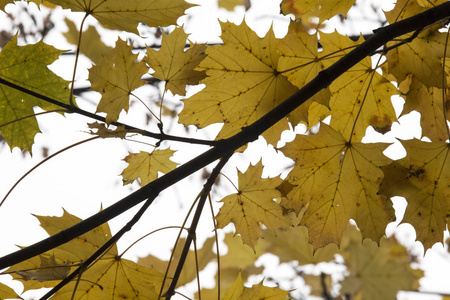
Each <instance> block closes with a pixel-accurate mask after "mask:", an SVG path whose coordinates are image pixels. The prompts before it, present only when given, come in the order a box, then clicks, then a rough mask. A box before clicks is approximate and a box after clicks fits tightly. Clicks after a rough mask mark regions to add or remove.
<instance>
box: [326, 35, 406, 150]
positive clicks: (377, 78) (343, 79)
mask: <svg viewBox="0 0 450 300" xmlns="http://www.w3.org/2000/svg"><path fill="white" fill-rule="evenodd" d="M320 37H321V38H320V43H321V44H322V46H323V51H322V52H321V61H322V62H323V64H324V65H325V66H326V67H328V66H330V65H331V64H332V63H334V62H336V61H337V60H338V59H339V58H340V57H342V56H343V55H345V54H346V53H348V52H350V51H351V50H352V49H353V48H354V47H355V46H357V45H358V44H360V43H361V42H362V41H361V39H360V40H359V41H357V42H353V41H351V40H350V39H349V38H348V37H347V36H342V35H340V34H339V33H338V32H333V33H330V34H325V33H321V34H320ZM330 91H331V94H332V97H331V100H330V109H331V115H332V117H331V123H330V125H331V127H333V128H334V129H337V130H339V131H340V132H341V133H342V134H343V135H344V137H346V138H350V135H352V138H351V139H352V140H353V141H361V139H362V138H363V137H364V136H365V134H366V129H367V127H368V126H369V125H371V126H373V127H374V129H375V130H377V131H381V132H383V133H384V132H386V131H388V130H389V129H390V126H391V124H392V122H394V121H397V117H396V114H395V110H394V107H393V106H392V102H391V97H392V96H393V95H397V94H398V93H399V92H398V90H397V89H396V87H395V86H394V85H393V84H392V83H390V82H389V80H387V79H386V78H384V76H383V75H381V74H379V73H378V72H377V71H376V70H375V69H373V68H372V61H371V59H370V57H366V58H364V59H363V60H361V61H360V62H359V63H358V64H356V65H355V66H354V67H352V68H351V69H350V70H349V71H348V72H345V73H344V74H343V75H342V76H340V77H339V78H338V79H336V80H335V81H333V83H332V84H331V85H330Z"/></svg>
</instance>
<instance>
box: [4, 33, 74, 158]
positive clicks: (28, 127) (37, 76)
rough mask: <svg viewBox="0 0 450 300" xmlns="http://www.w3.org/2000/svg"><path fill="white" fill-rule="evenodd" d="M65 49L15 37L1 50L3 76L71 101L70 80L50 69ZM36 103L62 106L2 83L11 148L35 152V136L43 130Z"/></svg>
mask: <svg viewBox="0 0 450 300" xmlns="http://www.w3.org/2000/svg"><path fill="white" fill-rule="evenodd" d="M63 52H64V51H61V50H58V49H56V48H54V47H52V46H49V45H46V44H44V43H43V42H42V41H40V42H38V43H37V44H34V45H26V46H18V45H17V36H15V37H14V38H13V39H11V40H10V41H9V43H8V44H6V46H5V47H4V48H3V49H2V50H1V52H0V77H1V78H2V79H4V80H7V81H9V82H11V83H14V84H16V85H19V86H21V87H24V88H27V89H29V90H31V91H33V92H37V93H39V94H41V95H44V96H48V97H50V98H53V99H55V100H58V101H60V102H63V103H68V102H69V89H68V82H67V81H65V80H63V79H62V78H60V77H58V76H57V75H55V74H54V73H53V72H52V71H50V70H49V69H48V68H47V66H48V65H50V64H52V63H53V62H54V61H55V60H56V59H57V58H58V57H59V56H60V55H61V53H63ZM35 106H39V107H40V108H42V109H44V110H52V109H57V108H58V107H57V106H56V105H53V104H50V103H48V102H45V101H43V100H40V99H38V98H35V97H33V96H30V95H28V94H25V93H22V92H20V91H18V90H16V89H13V88H10V87H7V86H5V85H1V84H0V108H1V109H2V113H1V114H0V131H1V133H2V135H3V137H4V138H5V140H6V142H7V143H8V145H9V147H10V148H11V149H12V148H14V147H19V148H20V149H23V150H27V151H28V152H30V153H31V147H32V145H33V143H34V136H35V135H36V134H37V133H39V132H40V130H39V126H38V123H37V121H36V118H35V117H34V110H33V108H34V107H35Z"/></svg>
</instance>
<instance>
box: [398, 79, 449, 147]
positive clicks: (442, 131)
mask: <svg viewBox="0 0 450 300" xmlns="http://www.w3.org/2000/svg"><path fill="white" fill-rule="evenodd" d="M405 97H406V101H405V105H404V106H403V111H402V114H405V115H406V114H408V113H410V112H411V111H413V110H415V111H418V112H420V126H421V127H422V136H426V137H428V138H429V139H430V140H432V141H437V142H443V141H446V140H447V139H448V133H447V126H448V123H447V121H448V118H449V117H450V99H449V97H450V94H449V93H448V92H447V93H446V95H445V99H444V101H442V97H443V95H442V89H439V88H435V87H431V88H426V87H425V86H424V85H423V84H422V83H421V82H420V81H419V80H417V79H416V78H415V77H413V78H412V81H411V83H410V85H409V91H408V93H407V94H406V95H405ZM444 110H445V111H444ZM445 116H446V117H447V121H445Z"/></svg>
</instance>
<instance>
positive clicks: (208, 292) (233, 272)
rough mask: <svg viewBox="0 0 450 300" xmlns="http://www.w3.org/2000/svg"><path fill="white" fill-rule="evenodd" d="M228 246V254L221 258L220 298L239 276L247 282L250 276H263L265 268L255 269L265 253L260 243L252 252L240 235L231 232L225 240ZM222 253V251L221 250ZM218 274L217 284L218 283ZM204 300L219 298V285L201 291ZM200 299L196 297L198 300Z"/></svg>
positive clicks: (226, 235)
mask: <svg viewBox="0 0 450 300" xmlns="http://www.w3.org/2000/svg"><path fill="white" fill-rule="evenodd" d="M260 241H261V240H260ZM223 242H224V243H225V245H227V253H226V254H225V255H221V256H220V286H221V289H220V298H221V299H222V298H223V297H224V295H225V291H226V290H228V288H229V287H230V286H232V285H233V283H234V282H235V281H236V278H237V276H238V275H240V276H241V278H242V280H243V281H244V282H245V281H246V280H247V279H248V278H249V276H250V275H256V274H261V273H262V271H263V269H264V268H263V267H261V266H260V267H255V265H254V263H255V262H256V260H257V259H258V258H259V257H260V256H261V255H262V254H263V253H264V252H263V246H261V244H260V243H259V242H258V244H257V246H256V248H255V249H254V250H252V249H251V248H250V247H249V246H248V245H245V244H243V243H242V238H241V236H239V235H234V234H233V233H231V232H229V233H226V234H225V238H224V239H223ZM219 251H220V250H219ZM217 280H218V278H217V274H216V282H217ZM200 293H201V297H202V299H215V298H217V293H218V291H217V284H216V286H215V288H213V289H202V290H201V291H200ZM198 298H199V297H195V299H198Z"/></svg>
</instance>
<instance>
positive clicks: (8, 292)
mask: <svg viewBox="0 0 450 300" xmlns="http://www.w3.org/2000/svg"><path fill="white" fill-rule="evenodd" d="M0 299H22V298H21V297H19V295H17V293H16V292H14V290H13V289H12V288H10V287H9V286H7V285H4V284H3V283H0Z"/></svg>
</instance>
